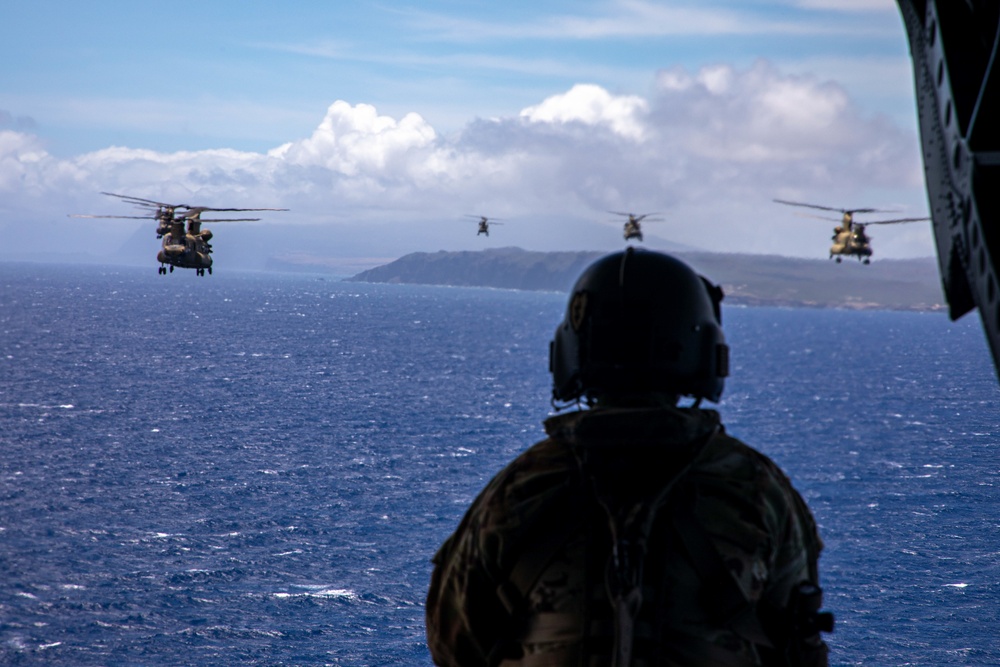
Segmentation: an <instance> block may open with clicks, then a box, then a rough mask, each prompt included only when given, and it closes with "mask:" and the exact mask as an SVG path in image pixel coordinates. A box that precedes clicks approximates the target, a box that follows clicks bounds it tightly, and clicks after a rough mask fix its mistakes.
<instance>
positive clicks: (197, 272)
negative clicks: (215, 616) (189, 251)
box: [194, 269, 205, 278]
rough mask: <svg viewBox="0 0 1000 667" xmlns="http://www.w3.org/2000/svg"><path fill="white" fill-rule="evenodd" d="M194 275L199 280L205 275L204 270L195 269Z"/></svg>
mask: <svg viewBox="0 0 1000 667" xmlns="http://www.w3.org/2000/svg"><path fill="white" fill-rule="evenodd" d="M194 274H195V275H196V276H198V277H199V278H200V277H202V276H203V275H205V269H195V270H194Z"/></svg>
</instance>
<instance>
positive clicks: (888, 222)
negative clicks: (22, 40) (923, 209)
mask: <svg viewBox="0 0 1000 667" xmlns="http://www.w3.org/2000/svg"><path fill="white" fill-rule="evenodd" d="M928 220H930V218H897V219H895V220H872V221H870V222H868V221H866V222H863V223H859V224H863V225H894V224H896V223H899V222H927V221H928Z"/></svg>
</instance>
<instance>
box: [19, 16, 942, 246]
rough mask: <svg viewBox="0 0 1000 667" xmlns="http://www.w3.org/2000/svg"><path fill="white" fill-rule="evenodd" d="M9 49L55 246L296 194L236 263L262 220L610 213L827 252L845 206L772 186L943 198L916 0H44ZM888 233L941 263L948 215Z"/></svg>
mask: <svg viewBox="0 0 1000 667" xmlns="http://www.w3.org/2000/svg"><path fill="white" fill-rule="evenodd" d="M0 58H2V59H3V62H4V63H5V66H4V67H2V68H0V230H2V231H4V232H6V233H5V238H12V237H11V236H10V234H11V233H16V234H17V236H16V238H23V239H25V240H26V246H29V247H30V248H31V249H32V250H33V251H35V252H40V253H41V252H54V253H70V254H74V255H76V256H78V257H82V256H83V255H85V254H98V255H102V256H103V255H104V254H108V255H110V256H114V255H115V253H118V252H123V251H122V250H121V248H123V247H132V245H135V244H136V243H138V241H137V240H136V239H140V238H141V239H142V242H141V243H142V244H144V245H143V247H145V246H146V245H148V249H149V253H150V256H152V255H153V254H155V251H156V250H157V243H158V242H156V240H155V238H154V234H153V231H154V225H153V222H152V221H150V222H148V223H146V222H143V221H133V220H80V219H73V218H69V217H68V215H69V214H108V215H130V214H134V213H136V211H135V210H134V208H132V207H130V206H128V205H127V204H126V203H124V202H122V201H119V200H117V199H114V198H111V197H107V196H104V195H102V194H100V193H101V192H115V193H123V194H127V195H131V196H136V197H143V198H147V199H152V200H155V201H163V202H168V203H177V204H182V203H183V204H192V205H203V206H216V207H247V208H249V207H282V208H288V209H290V210H289V211H288V212H281V213H265V214H262V218H263V220H262V221H261V222H259V223H254V222H250V223H231V225H230V226H226V227H225V228H224V229H225V231H223V229H222V226H221V225H220V226H219V227H216V228H214V229H213V231H214V232H215V234H216V238H215V240H214V241H213V243H214V245H215V246H216V262H217V263H218V262H219V260H220V251H221V250H223V249H224V247H225V246H224V244H225V243H226V241H225V238H226V236H227V235H228V236H230V237H232V238H236V237H237V236H239V234H240V233H247V231H246V230H247V229H248V228H253V227H255V228H256V229H257V234H258V236H260V235H261V234H263V235H264V236H267V237H268V238H270V239H271V242H272V247H273V249H275V251H277V250H281V251H283V252H301V253H307V254H308V253H313V254H326V255H337V256H341V257H344V258H352V257H353V258H359V261H363V260H364V259H366V258H367V259H368V260H370V261H372V262H374V261H376V260H381V259H383V258H393V257H398V256H401V255H403V254H406V253H408V252H413V251H430V252H432V251H436V250H442V249H443V250H476V249H482V248H488V247H503V246H519V247H522V248H526V249H529V250H581V249H583V250H602V249H606V250H608V251H612V250H616V249H619V248H621V247H623V245H624V240H623V238H622V222H623V220H622V218H621V217H619V216H617V215H615V214H614V213H612V212H633V213H636V214H643V213H655V214H656V215H655V216H650V217H651V218H657V220H655V221H652V222H648V223H646V224H645V225H644V232H645V234H646V240H645V243H646V245H649V246H651V247H654V248H655V247H661V248H697V249H702V250H709V251H717V252H749V253H761V254H777V255H785V256H793V257H816V258H824V259H825V258H827V257H828V249H829V245H830V235H831V233H832V227H833V226H834V224H835V223H834V222H833V221H830V220H822V219H816V218H815V217H808V216H807V215H803V214H808V213H818V214H820V215H821V216H822V215H823V213H822V212H821V211H817V210H810V209H799V208H793V207H788V206H782V205H780V204H777V203H774V201H773V200H774V199H776V198H778V199H786V200H792V201H800V202H806V203H813V204H819V205H823V206H829V207H832V208H861V207H873V208H880V209H886V210H887V211H891V212H890V213H887V214H885V215H882V216H880V217H881V218H896V217H915V216H923V215H926V214H927V198H926V194H925V190H924V183H923V172H922V167H921V163H920V149H919V137H918V131H917V119H916V108H915V104H914V99H913V82H912V73H911V70H910V61H909V54H908V48H907V42H906V36H905V32H904V27H903V24H902V20H901V18H900V16H899V12H898V9H897V8H896V5H895V3H894V2H892V0H742V1H737V0H662V1H647V0H572V1H571V0H535V1H533V2H522V1H520V0H512V1H510V2H504V3H498V2H488V1H485V0H484V1H475V0H472V1H468V0H462V1H461V2H458V1H456V0H421V1H420V2H415V1H413V2H389V1H385V2H379V3H370V2H350V3H349V2H343V1H340V2H337V1H333V0H327V1H320V0H312V1H309V2H305V1H295V0H291V1H289V2H285V3H274V2H261V1H258V0H239V1H235V0H212V1H211V2H208V1H205V0H200V1H198V2H194V1H190V0H171V1H170V2H162V1H159V0H153V1H150V2H141V3H138V2H125V1H101V0H97V1H95V2H92V3H77V2H68V1H55V0H36V1H34V2H31V3H27V2H8V3H3V5H2V6H0ZM479 215H486V216H488V217H490V218H495V219H497V220H498V221H500V222H502V223H503V226H497V227H492V228H491V235H490V236H489V237H488V238H487V237H484V236H477V235H476V233H475V232H476V226H475V219H474V216H479ZM831 215H834V216H835V217H836V214H831ZM859 219H860V216H859ZM236 225H241V227H240V228H239V229H240V230H241V231H240V232H237V231H236V230H237V227H236ZM243 225H245V226H246V227H242V226H243ZM869 234H870V236H872V237H873V248H874V251H875V255H874V257H873V259H875V260H877V259H879V258H907V257H925V256H931V255H933V254H934V246H933V239H932V232H931V227H930V223H914V224H900V225H884V226H880V227H872V228H869ZM130 244H131V245H130ZM8 259H9V257H8Z"/></svg>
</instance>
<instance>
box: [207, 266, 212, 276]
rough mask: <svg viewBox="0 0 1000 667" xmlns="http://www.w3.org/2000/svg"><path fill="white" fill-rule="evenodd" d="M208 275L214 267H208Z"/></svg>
mask: <svg viewBox="0 0 1000 667" xmlns="http://www.w3.org/2000/svg"><path fill="white" fill-rule="evenodd" d="M208 275H212V267H208Z"/></svg>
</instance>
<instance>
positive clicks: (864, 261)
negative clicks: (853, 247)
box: [861, 257, 872, 264]
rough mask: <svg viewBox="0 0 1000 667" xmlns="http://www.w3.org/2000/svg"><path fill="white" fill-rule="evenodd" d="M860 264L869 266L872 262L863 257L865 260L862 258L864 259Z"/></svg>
mask: <svg viewBox="0 0 1000 667" xmlns="http://www.w3.org/2000/svg"><path fill="white" fill-rule="evenodd" d="M861 263H862V264H871V263H872V261H871V260H870V259H868V258H867V257H865V258H864V259H863V260H862V261H861Z"/></svg>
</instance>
